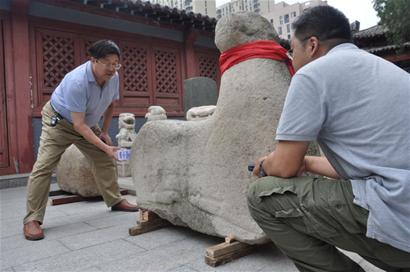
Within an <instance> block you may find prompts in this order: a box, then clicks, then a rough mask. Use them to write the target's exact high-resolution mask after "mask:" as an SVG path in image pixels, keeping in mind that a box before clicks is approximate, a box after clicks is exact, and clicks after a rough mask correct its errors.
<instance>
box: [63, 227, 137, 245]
mask: <svg viewBox="0 0 410 272" xmlns="http://www.w3.org/2000/svg"><path fill="white" fill-rule="evenodd" d="M128 236H129V234H128V227H127V226H123V225H121V226H115V227H109V228H106V229H98V230H96V231H90V232H86V233H82V234H78V235H71V236H70V237H65V238H62V239H59V241H61V242H62V243H63V244H64V245H65V246H67V247H68V248H70V249H72V250H77V249H81V248H85V247H90V246H94V245H98V244H102V243H106V242H109V241H114V240H118V239H121V238H126V237H128Z"/></svg>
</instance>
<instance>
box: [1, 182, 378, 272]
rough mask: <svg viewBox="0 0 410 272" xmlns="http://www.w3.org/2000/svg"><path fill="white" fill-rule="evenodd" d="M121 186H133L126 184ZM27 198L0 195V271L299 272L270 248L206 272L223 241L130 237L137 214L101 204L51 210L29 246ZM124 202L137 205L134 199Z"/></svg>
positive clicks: (17, 191)
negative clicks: (209, 253)
mask: <svg viewBox="0 0 410 272" xmlns="http://www.w3.org/2000/svg"><path fill="white" fill-rule="evenodd" d="M122 185H123V187H127V186H132V185H131V184H130V181H129V180H127V179H123V180H122ZM52 187H54V189H56V185H55V184H53V186H52ZM25 192H26V188H25V187H17V188H9V189H2V190H0V221H1V228H0V234H1V236H0V239H1V240H0V263H1V266H0V271H4V272H6V271H7V272H17V271H50V272H51V271H52V272H54V271H82V272H88V271H90V272H91V271H107V272H111V271H173V272H190V271H252V272H253V271H261V272H262V271H263V272H265V271H266V272H267V271H274V272H294V271H297V269H296V267H295V266H294V265H293V263H292V262H291V261H290V260H289V259H288V258H287V257H285V256H284V255H283V254H282V253H281V252H280V251H279V250H277V249H276V248H275V247H274V246H272V245H268V246H265V247H263V248H261V249H259V250H257V251H256V252H254V253H253V254H251V255H249V256H246V257H243V258H241V259H238V260H235V261H233V262H231V263H228V264H225V265H223V266H219V267H217V268H212V267H209V266H207V265H206V264H205V263H204V260H203V256H204V253H205V249H206V248H207V247H209V246H212V245H215V244H217V243H220V242H222V239H219V238H215V237H210V236H207V235H203V234H200V233H197V232H194V231H192V230H189V229H186V228H179V227H167V228H163V229H160V230H157V231H154V232H151V233H146V234H142V235H139V236H129V235H128V228H130V227H132V226H134V225H135V220H136V216H137V215H136V213H124V212H111V211H110V210H109V209H108V208H107V207H106V206H105V205H104V203H103V202H102V201H98V202H78V203H71V204H65V205H59V206H49V207H48V208H47V212H46V218H45V222H44V229H45V235H46V238H45V239H44V240H41V241H34V242H33V241H27V240H25V239H24V237H23V235H22V218H23V216H24V213H25ZM126 198H127V199H129V200H130V201H135V197H134V196H131V195H128V196H126ZM353 258H354V259H355V260H356V261H358V262H359V263H360V264H361V265H362V266H363V267H364V268H365V269H366V271H368V272H379V271H381V270H379V269H377V268H374V267H373V266H372V265H370V264H369V263H367V262H365V261H364V260H363V259H361V258H360V257H358V256H357V255H356V256H353Z"/></svg>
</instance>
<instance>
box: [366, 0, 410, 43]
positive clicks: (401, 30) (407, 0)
mask: <svg viewBox="0 0 410 272" xmlns="http://www.w3.org/2000/svg"><path fill="white" fill-rule="evenodd" d="M373 7H374V9H375V10H376V12H377V15H378V16H379V17H380V24H381V25H382V26H384V27H385V28H386V29H387V37H388V39H389V40H390V41H391V42H393V43H394V44H397V45H403V43H405V42H408V41H410V0H373Z"/></svg>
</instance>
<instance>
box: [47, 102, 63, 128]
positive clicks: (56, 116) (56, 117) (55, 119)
mask: <svg viewBox="0 0 410 272" xmlns="http://www.w3.org/2000/svg"><path fill="white" fill-rule="evenodd" d="M50 107H51V109H52V110H53V112H54V116H51V121H50V126H52V127H55V126H56V125H57V124H58V122H59V121H61V120H63V119H64V117H63V116H61V114H59V113H58V112H57V111H56V110H55V109H54V108H53V105H51V101H50Z"/></svg>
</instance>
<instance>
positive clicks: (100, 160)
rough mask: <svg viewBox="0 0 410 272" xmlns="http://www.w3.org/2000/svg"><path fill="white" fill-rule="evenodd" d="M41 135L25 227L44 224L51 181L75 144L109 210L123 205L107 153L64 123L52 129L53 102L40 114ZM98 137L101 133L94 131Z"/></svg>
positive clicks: (31, 177) (112, 165)
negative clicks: (52, 175)
mask: <svg viewBox="0 0 410 272" xmlns="http://www.w3.org/2000/svg"><path fill="white" fill-rule="evenodd" d="M41 115H42V131H41V136H40V146H39V150H38V155H37V161H36V162H35V164H34V166H33V170H32V172H31V175H30V177H29V180H28V185H27V215H26V216H25V217H24V223H27V222H29V221H32V220H36V221H39V222H41V223H42V222H43V219H44V214H45V211H46V206H47V200H48V193H49V190H50V177H51V174H52V172H53V170H54V168H55V167H56V166H57V163H58V162H59V160H60V158H61V155H62V154H63V153H64V151H65V150H66V149H67V148H68V147H69V146H70V145H71V144H74V145H76V147H78V149H79V150H80V151H81V152H82V153H83V154H84V156H85V157H86V158H87V159H88V160H89V161H90V164H91V168H92V173H93V175H94V178H95V181H96V183H97V186H98V189H99V191H100V193H101V195H102V197H103V198H104V201H105V203H106V204H107V206H108V207H112V206H114V205H115V204H117V203H119V202H120V201H121V195H120V190H119V186H118V183H117V166H116V164H115V161H114V160H113V159H111V158H110V157H109V156H108V155H107V154H106V153H105V152H104V151H102V150H100V149H99V148H97V147H96V146H94V145H93V144H91V143H89V142H88V141H87V140H85V139H84V137H83V136H81V135H80V134H79V133H78V132H76V131H75V130H74V128H73V125H72V124H71V123H70V122H68V121H67V120H64V119H63V120H61V121H59V122H58V124H57V125H56V126H55V127H52V126H50V119H51V117H52V116H53V115H55V112H54V110H53V109H52V107H51V105H50V102H47V103H46V104H45V106H44V107H43V110H42V112H41ZM92 129H93V131H94V133H95V134H96V135H99V134H100V133H101V130H100V129H99V128H98V127H96V128H92Z"/></svg>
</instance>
